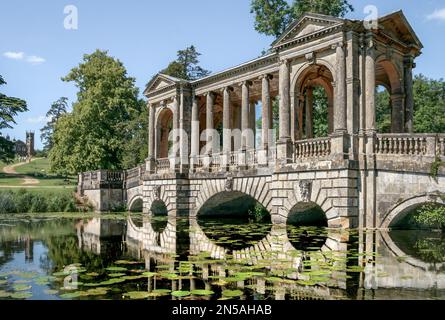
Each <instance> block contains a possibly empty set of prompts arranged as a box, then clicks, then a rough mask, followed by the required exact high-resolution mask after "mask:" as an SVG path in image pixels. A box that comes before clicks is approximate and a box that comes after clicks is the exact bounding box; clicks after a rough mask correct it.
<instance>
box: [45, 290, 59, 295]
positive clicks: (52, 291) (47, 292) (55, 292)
mask: <svg viewBox="0 0 445 320" xmlns="http://www.w3.org/2000/svg"><path fill="white" fill-rule="evenodd" d="M43 292H44V293H45V294H49V295H55V294H57V293H58V292H59V291H58V290H52V289H46V290H43Z"/></svg>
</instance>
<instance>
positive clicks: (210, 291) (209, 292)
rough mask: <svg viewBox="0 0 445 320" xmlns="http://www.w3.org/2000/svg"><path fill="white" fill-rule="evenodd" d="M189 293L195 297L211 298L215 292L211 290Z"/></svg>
mask: <svg viewBox="0 0 445 320" xmlns="http://www.w3.org/2000/svg"><path fill="white" fill-rule="evenodd" d="M190 293H191V294H193V295H195V296H211V295H213V294H214V293H215V292H213V291H212V290H192V291H191V292H190Z"/></svg>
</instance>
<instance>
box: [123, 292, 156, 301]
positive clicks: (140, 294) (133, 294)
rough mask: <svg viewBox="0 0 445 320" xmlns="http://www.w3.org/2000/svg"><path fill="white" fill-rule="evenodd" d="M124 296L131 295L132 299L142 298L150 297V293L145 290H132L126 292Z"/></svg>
mask: <svg viewBox="0 0 445 320" xmlns="http://www.w3.org/2000/svg"><path fill="white" fill-rule="evenodd" d="M124 296H126V297H129V298H130V299H132V300H140V299H147V298H148V297H150V293H148V292H144V291H131V292H127V293H125V294H124Z"/></svg>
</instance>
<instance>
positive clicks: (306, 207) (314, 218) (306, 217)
mask: <svg viewBox="0 0 445 320" xmlns="http://www.w3.org/2000/svg"><path fill="white" fill-rule="evenodd" d="M286 225H287V235H288V238H289V241H290V242H291V243H292V245H293V246H294V247H295V249H297V250H300V251H317V250H320V249H321V247H323V245H324V244H325V243H326V239H327V230H326V228H327V226H328V221H327V219H326V215H325V213H324V211H323V210H322V209H321V207H320V206H318V205H317V204H315V203H299V204H297V205H296V206H295V207H294V208H293V209H292V210H291V211H290V212H289V215H288V218H287V224H286Z"/></svg>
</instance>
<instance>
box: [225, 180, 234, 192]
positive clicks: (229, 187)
mask: <svg viewBox="0 0 445 320" xmlns="http://www.w3.org/2000/svg"><path fill="white" fill-rule="evenodd" d="M224 189H225V190H226V191H227V192H229V191H233V177H227V179H226V183H225V185H224Z"/></svg>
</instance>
